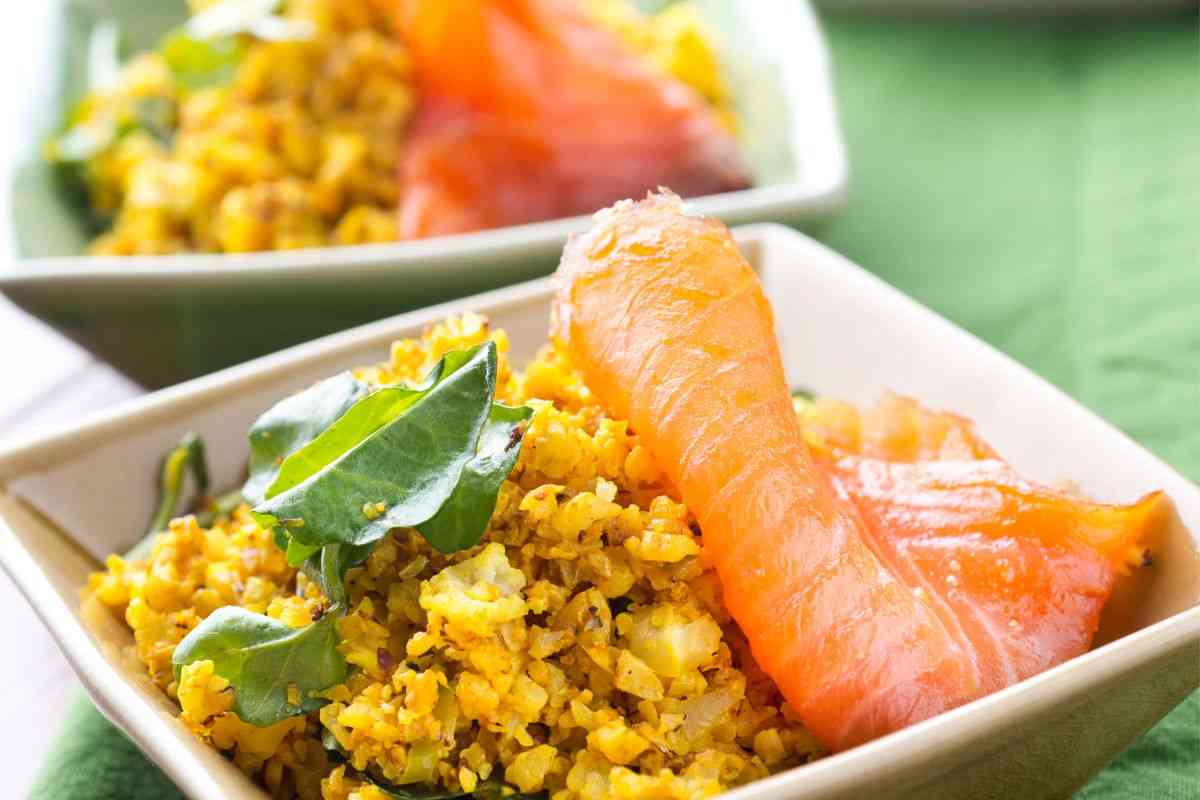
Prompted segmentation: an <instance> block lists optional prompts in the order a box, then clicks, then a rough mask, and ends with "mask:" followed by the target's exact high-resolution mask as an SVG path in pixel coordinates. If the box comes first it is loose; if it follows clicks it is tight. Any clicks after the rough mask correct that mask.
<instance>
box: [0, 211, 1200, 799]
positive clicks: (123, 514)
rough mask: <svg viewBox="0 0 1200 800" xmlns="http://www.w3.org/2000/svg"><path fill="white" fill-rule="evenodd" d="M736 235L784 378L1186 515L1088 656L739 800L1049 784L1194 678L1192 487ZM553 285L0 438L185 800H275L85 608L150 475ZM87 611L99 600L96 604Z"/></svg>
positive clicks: (101, 650) (834, 261) (31, 573)
mask: <svg viewBox="0 0 1200 800" xmlns="http://www.w3.org/2000/svg"><path fill="white" fill-rule="evenodd" d="M740 234H741V241H742V243H743V247H744V249H745V250H746V252H747V254H748V255H749V256H750V258H751V260H752V261H753V263H755V265H756V266H757V268H758V269H759V271H760V274H761V275H762V276H763V280H764V284H765V286H766V289H767V292H768V294H769V296H770V298H771V300H772V302H773V304H774V307H775V309H776V316H777V331H778V334H779V338H780V343H781V346H782V348H783V353H784V358H785V362H786V367H787V369H788V372H789V376H790V378H791V379H792V380H793V381H794V382H795V383H797V384H801V385H805V386H810V387H812V388H814V389H816V390H818V391H820V392H822V393H827V394H832V395H837V396H842V397H846V398H848V399H851V400H856V401H867V400H870V399H872V398H873V397H875V396H876V395H877V394H878V392H879V391H880V390H881V389H883V388H884V387H888V388H892V389H896V390H898V391H901V392H906V393H911V394H914V395H916V396H918V397H921V398H923V399H924V400H925V401H927V402H928V403H930V404H932V405H934V406H942V407H946V408H950V409H953V410H955V411H958V412H960V413H964V414H966V415H968V416H970V417H972V418H974V419H976V420H977V421H978V423H979V426H980V428H981V431H982V433H983V435H984V436H985V437H986V438H988V439H989V441H991V442H992V443H993V444H994V445H995V446H996V447H997V448H998V449H999V451H1000V452H1001V453H1003V454H1004V455H1005V456H1007V457H1008V458H1010V459H1011V460H1012V461H1013V463H1014V464H1015V465H1016V466H1017V467H1018V468H1019V469H1021V470H1023V471H1025V472H1027V473H1028V474H1029V475H1031V476H1032V477H1035V478H1039V479H1041V480H1045V481H1053V480H1057V479H1060V478H1062V477H1064V476H1070V477H1072V478H1074V479H1075V480H1076V481H1077V482H1078V483H1079V485H1080V486H1081V487H1082V488H1083V490H1084V491H1086V492H1089V493H1091V494H1093V495H1095V496H1097V497H1099V498H1103V499H1107V500H1113V501H1119V500H1130V499H1133V498H1134V497H1136V496H1138V495H1139V494H1141V493H1142V492H1144V491H1146V490H1149V489H1151V488H1160V487H1161V488H1164V489H1166V490H1167V492H1168V493H1169V494H1170V496H1171V497H1172V498H1173V499H1174V500H1175V503H1176V508H1177V511H1178V518H1177V519H1176V520H1175V521H1174V524H1173V526H1172V527H1171V528H1170V530H1169V531H1168V532H1167V535H1166V537H1165V540H1164V541H1163V542H1160V543H1157V546H1156V548H1155V549H1156V552H1157V556H1158V557H1157V559H1156V566H1155V567H1154V568H1153V569H1151V570H1147V571H1145V572H1143V573H1142V575H1143V581H1144V584H1145V585H1144V586H1142V587H1141V588H1140V592H1139V593H1138V595H1137V598H1136V599H1137V602H1131V600H1132V599H1133V598H1132V597H1131V596H1130V595H1129V594H1128V593H1127V595H1126V596H1125V597H1121V598H1115V599H1114V601H1113V603H1112V604H1111V605H1112V607H1111V609H1110V610H1111V613H1106V619H1105V623H1104V633H1103V634H1102V639H1103V640H1105V641H1108V644H1104V645H1102V646H1100V647H1098V648H1097V649H1095V650H1093V651H1092V652H1090V653H1088V654H1086V655H1085V656H1083V657H1081V658H1078V659H1075V660H1073V661H1071V662H1069V663H1067V664H1064V665H1061V666H1059V667H1057V668H1055V669H1053V670H1051V671H1049V672H1047V673H1044V674H1043V675H1040V676H1038V677H1036V678H1034V679H1032V680H1029V681H1026V682H1024V683H1021V684H1019V685H1017V686H1013V687H1010V688H1009V689H1007V690H1005V691H1003V692H1000V693H997V694H995V695H992V696H990V697H988V698H985V699H983V700H980V701H978V702H976V703H972V704H970V705H968V706H965V707H963V708H960V709H957V710H955V711H952V712H950V713H948V714H944V715H942V716H940V717H938V718H936V719H933V720H930V721H928V722H925V723H923V724H921V725H917V726H914V727H912V728H910V729H908V730H905V731H901V732H900V733H897V734H894V735H892V736H889V737H886V738H884V739H880V740H878V741H876V742H873V743H871V744H869V745H866V746H863V747H860V748H857V749H855V750H852V751H849V752H847V753H843V754H841V755H838V756H836V757H832V758H828V759H825V760H822V761H819V762H817V763H815V764H811V765H808V766H805V767H802V768H799V769H797V770H793V771H791V772H788V773H784V774H781V775H778V776H775V777H773V778H770V779H768V780H765V781H761V782H758V783H755V784H751V785H749V786H747V787H744V788H742V789H740V790H738V791H736V792H734V793H731V795H730V797H736V798H741V800H748V799H749V798H834V797H871V798H872V800H886V799H887V798H901V797H905V798H907V797H914V798H915V797H919V798H946V799H947V800H949V798H962V797H967V796H969V797H982V798H993V797H994V798H1017V797H1020V798H1030V800H1037V798H1048V799H1049V798H1061V797H1065V796H1067V795H1068V794H1069V793H1070V792H1071V791H1072V790H1073V789H1074V788H1076V787H1078V786H1079V785H1081V784H1082V783H1083V782H1084V781H1085V780H1086V779H1087V778H1088V777H1089V776H1090V775H1092V774H1094V773H1095V772H1096V771H1097V770H1098V769H1100V768H1101V767H1102V766H1103V765H1104V764H1105V763H1107V762H1108V761H1109V760H1110V759H1111V758H1112V757H1113V756H1115V755H1116V754H1117V753H1118V752H1119V751H1120V750H1121V749H1122V748H1123V747H1124V746H1125V745H1126V744H1128V743H1129V742H1131V741H1132V740H1133V739H1134V738H1136V737H1137V736H1138V735H1139V734H1141V733H1142V732H1143V731H1144V730H1146V729H1147V728H1148V727H1149V726H1150V725H1151V724H1153V723H1154V722H1155V721H1157V720H1158V719H1159V718H1161V717H1162V716H1163V714H1165V713H1166V712H1167V711H1168V710H1169V709H1170V708H1172V707H1173V706H1174V705H1175V704H1176V703H1178V702H1179V701H1180V700H1181V699H1182V698H1183V697H1185V696H1186V695H1187V694H1188V692H1190V691H1191V690H1193V689H1194V688H1195V687H1196V686H1197V685H1198V684H1200V608H1198V607H1196V603H1197V601H1198V600H1200V559H1198V558H1197V556H1196V552H1195V548H1196V546H1197V541H1196V538H1195V534H1194V533H1191V534H1189V533H1188V530H1189V529H1190V530H1191V531H1193V532H1196V531H1200V491H1198V490H1197V488H1196V487H1195V486H1194V485H1193V484H1191V483H1189V482H1188V481H1187V480H1185V479H1184V478H1182V477H1181V476H1179V475H1178V474H1176V473H1175V472H1173V471H1172V470H1171V469H1170V468H1169V467H1167V466H1166V465H1164V464H1163V463H1162V462H1160V461H1158V460H1157V459H1156V458H1154V457H1153V456H1152V455H1150V454H1149V453H1147V452H1146V451H1145V450H1143V449H1141V448H1140V447H1138V446H1137V445H1135V444H1134V443H1133V442H1131V441H1130V440H1128V439H1127V438H1125V437H1124V436H1123V435H1121V434H1120V433H1118V432H1117V431H1116V430H1114V429H1113V428H1111V427H1110V426H1109V425H1107V424H1106V423H1105V422H1103V421H1102V420H1100V419H1098V418H1096V417H1095V416H1094V415H1092V414H1090V413H1089V412H1087V411H1086V410H1084V409H1083V408H1081V407H1080V406H1078V405H1077V404H1076V403H1075V402H1074V401H1072V400H1070V399H1069V398H1067V397H1066V396H1064V395H1063V394H1061V393H1060V392H1058V391H1057V390H1055V389H1054V388H1052V387H1050V386H1049V385H1048V384H1046V383H1045V382H1044V381H1042V380H1041V379H1039V378H1037V377H1036V376H1034V375H1033V374H1032V373H1030V372H1029V371H1027V370H1025V369H1024V368H1023V367H1020V366H1019V365H1017V364H1015V363H1014V362H1012V361H1011V360H1010V359H1008V358H1007V357H1005V356H1003V355H1001V354H999V353H997V352H996V351H994V350H992V349H991V348H990V347H988V346H986V345H984V344H982V343H980V342H979V341H978V340H976V339H975V338H973V337H971V336H970V335H968V334H966V333H964V332H962V331H961V330H959V329H957V328H955V327H954V326H953V325H951V324H950V323H948V322H946V321H945V320H943V319H941V318H940V317H937V316H936V315H934V314H933V313H932V312H930V311H928V310H926V309H924V308H922V307H920V306H919V305H917V304H916V303H914V302H913V301H911V300H908V299H907V298H905V297H903V296H902V295H900V294H899V293H898V292H896V291H895V290H893V289H891V288H889V287H887V286H886V285H884V284H883V283H881V282H880V281H878V280H877V279H875V278H873V277H871V276H870V275H868V274H867V273H865V272H863V271H862V270H860V269H858V268H857V267H855V266H853V265H852V264H850V263H849V262H847V261H846V260H845V259H842V258H841V257H839V256H837V255H836V254H834V253H832V252H830V251H829V250H827V249H825V248H824V247H822V246H821V245H819V244H816V243H815V242H812V241H811V240H809V239H807V238H806V237H803V236H802V235H800V234H797V233H794V232H792V231H789V230H786V229H783V228H779V227H777V226H752V227H749V228H745V229H743V230H742V231H741V232H740ZM547 299H548V289H547V286H546V284H545V282H544V281H539V282H535V283H531V284H525V285H522V286H516V287H511V288H508V289H503V290H500V291H497V292H494V293H491V294H488V295H483V296H479V297H475V298H469V299H466V300H463V301H459V302H456V303H453V304H447V305H445V306H441V307H438V308H432V309H426V310H423V311H419V312H413V313H411V314H405V315H402V316H399V317H396V318H393V319H390V320H384V321H381V322H378V323H375V324H372V325H369V326H365V327H363V328H360V329H357V330H354V331H348V332H346V333H343V334H338V335H336V336H332V337H329V338H327V339H323V340H321V341H319V342H312V343H309V344H307V345H302V346H299V347H297V348H294V349H292V350H289V351H286V352H283V353H279V354H276V355H273V356H269V357H266V358H264V359H261V360H259V361H257V362H254V363H251V364H246V365H243V366H240V367H236V368H233V369H230V370H227V371H225V372H222V373H220V374H218V375H213V376H209V377H206V378H201V379H198V380H196V381H193V382H191V383H188V384H185V385H183V386H179V387H175V388H173V389H169V390H166V391H163V392H159V393H157V394H155V395H151V396H148V397H145V398H141V399H138V400H134V401H132V402H130V403H127V404H125V405H124V406H122V407H120V408H118V409H115V410H113V411H111V412H106V413H103V414H100V415H98V416H96V417H93V418H92V419H91V420H89V421H86V422H84V423H82V424H81V425H78V426H76V427H74V428H71V429H69V430H65V431H62V432H61V433H58V434H55V435H52V436H46V437H41V438H39V439H38V440H36V441H29V442H27V443H24V444H17V445H15V446H12V447H10V448H9V449H8V450H7V451H5V452H3V453H0V517H2V518H3V520H2V522H0V559H2V560H3V563H4V566H5V568H6V569H7V570H8V571H9V572H10V573H11V574H12V575H13V577H14V578H15V580H16V581H17V583H18V585H19V586H20V587H21V589H22V591H23V592H24V593H25V594H26V596H27V597H28V598H29V599H30V601H31V603H32V604H33V605H34V607H35V609H36V610H37V612H38V614H39V615H40V616H41V617H42V619H43V620H44V621H45V622H46V624H47V626H48V627H49V628H50V629H51V630H52V632H53V633H54V635H55V637H56V638H57V639H58V641H59V643H60V645H61V646H62V648H63V650H64V652H65V653H66V655H67V657H68V658H69V660H70V661H71V662H72V664H73V665H74V667H75V668H76V670H77V671H78V672H79V674H80V678H81V680H82V681H83V682H84V683H85V685H86V686H87V687H88V689H89V691H90V692H91V693H92V695H93V697H95V698H96V700H97V703H98V705H99V706H100V707H101V709H102V710H103V711H104V712H105V713H106V714H107V715H109V716H110V718H112V719H114V720H115V721H116V722H117V723H118V724H119V725H120V726H121V727H122V728H123V729H124V730H126V731H127V732H128V733H129V734H130V735H131V736H132V737H133V738H134V739H135V741H137V742H138V743H139V745H140V746H141V747H142V748H143V749H144V750H145V751H146V752H147V754H148V755H150V757H151V758H153V759H154V760H155V761H156V762H157V763H159V764H160V765H161V766H162V767H163V768H164V769H165V770H166V771H167V772H168V773H169V774H170V775H171V777H172V778H173V779H174V780H175V781H176V782H177V783H178V784H179V785H180V786H181V787H182V788H183V789H184V791H185V792H187V793H188V794H189V795H190V796H192V797H194V798H202V799H203V800H216V798H222V797H232V798H247V800H249V799H250V798H256V799H257V800H262V798H263V797H265V794H263V793H262V792H261V791H260V790H259V789H257V788H255V787H254V786H253V785H252V784H250V783H249V782H248V781H246V780H245V779H244V778H243V777H242V776H241V774H240V773H239V772H238V771H237V770H236V769H235V768H233V767H232V766H231V765H230V764H229V763H228V762H227V761H225V760H224V759H223V758H221V757H220V756H219V755H217V754H216V753H214V752H213V751H211V750H209V749H208V748H206V747H204V746H202V745H200V744H199V743H198V742H197V741H196V740H194V739H193V738H192V737H191V736H190V734H188V733H187V731H186V730H185V729H184V728H183V727H182V726H181V725H179V724H178V723H177V722H175V721H174V720H173V718H172V707H171V704H170V703H169V701H167V700H166V698H165V696H164V695H162V693H161V692H159V691H158V690H157V689H155V688H154V687H152V686H150V685H149V684H148V680H147V679H146V678H145V677H144V675H143V674H142V670H141V669H140V668H139V667H138V665H137V664H136V663H134V662H132V661H131V660H130V658H129V656H128V645H129V643H130V641H131V638H130V635H129V633H128V631H127V630H125V628H124V627H123V625H121V624H120V623H118V622H117V621H115V620H114V618H113V617H112V616H111V615H109V614H107V613H101V614H94V613H88V612H85V611H81V610H80V609H79V602H78V591H79V587H80V586H81V585H83V583H84V581H85V579H86V575H87V573H88V572H89V571H90V570H92V569H94V568H95V566H96V559H97V558H99V557H100V556H102V555H103V554H104V553H106V552H108V551H112V550H122V549H124V548H125V547H127V546H128V545H129V544H131V543H132V542H133V541H134V540H135V539H136V538H137V537H138V532H139V531H140V530H141V528H142V526H143V525H144V524H145V520H146V519H147V517H148V515H149V512H150V509H151V507H152V506H153V504H154V497H153V486H152V480H151V479H150V476H151V475H152V474H153V471H154V469H155V466H156V464H157V461H158V459H159V458H160V456H161V454H162V453H163V452H164V451H165V450H166V449H167V448H168V447H169V446H170V445H171V444H172V443H174V442H175V441H176V440H177V439H178V437H179V436H180V435H181V434H182V433H183V432H184V431H186V430H196V431H198V432H200V433H202V434H203V435H204V436H205V437H206V439H207V440H208V444H209V453H210V455H211V456H212V457H213V468H214V480H215V481H216V483H217V485H230V484H233V483H235V482H236V481H237V479H238V475H239V473H240V471H241V469H242V465H243V463H244V459H245V454H246V451H245V440H244V432H245V430H246V428H247V427H248V425H249V423H250V422H251V421H252V420H253V419H254V418H255V416H256V415H257V414H258V413H259V412H260V411H261V410H262V409H263V408H264V407H266V406H267V405H269V404H270V403H271V402H273V401H274V400H276V399H277V398H279V397H280V396H281V395H283V394H285V393H287V392H289V391H292V390H295V389H298V388H300V387H303V386H304V385H306V384H308V383H310V382H312V381H314V380H316V379H318V378H320V377H324V376H326V375H328V374H330V373H332V372H334V371H336V370H338V369H341V368H344V367H347V366H350V365H353V364H362V363H370V362H373V361H376V360H379V359H382V358H384V357H385V356H386V352H387V344H388V343H389V342H390V341H391V340H393V339H395V338H398V337H402V336H408V335H413V334H414V333H416V332H417V331H419V330H420V329H421V328H422V327H423V326H424V325H426V324H427V323H429V322H431V321H433V320H435V319H438V318H440V317H441V316H443V315H444V314H446V313H447V312H449V311H454V310H465V309H471V310H475V311H482V312H486V313H488V314H490V316H491V317H492V319H493V321H494V322H495V324H497V325H500V326H503V327H504V328H506V329H507V330H508V332H509V334H510V337H511V339H512V342H513V353H514V357H515V358H516V359H517V360H518V361H520V360H522V359H524V358H527V357H528V356H529V355H531V354H532V353H533V351H534V350H535V348H536V347H537V346H538V345H539V344H540V343H541V342H542V341H544V338H545V331H546V324H547V309H548V302H547ZM92 611H94V609H93V610H92Z"/></svg>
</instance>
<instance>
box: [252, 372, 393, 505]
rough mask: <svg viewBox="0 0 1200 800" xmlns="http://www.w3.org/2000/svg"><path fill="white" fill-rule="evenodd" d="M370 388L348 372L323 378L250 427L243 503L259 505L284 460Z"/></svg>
mask: <svg viewBox="0 0 1200 800" xmlns="http://www.w3.org/2000/svg"><path fill="white" fill-rule="evenodd" d="M369 391H370V388H369V387H368V386H367V384H365V383H363V382H362V381H360V380H358V379H357V378H355V377H354V375H353V374H352V373H350V372H343V373H341V374H338V375H334V376H333V377H332V378H326V379H325V380H323V381H321V382H320V383H317V384H314V385H313V386H311V387H309V388H308V389H305V390H304V391H303V392H300V393H298V394H294V395H292V396H291V397H288V398H285V399H283V400H281V401H279V402H278V403H276V404H275V405H274V406H272V407H271V408H270V410H268V411H267V413H265V414H263V415H262V416H261V417H259V418H258V420H257V421H256V422H255V423H254V425H253V426H252V427H251V428H250V478H249V479H248V480H247V481H246V485H245V486H244V487H243V488H242V494H243V495H244V496H245V498H246V502H247V503H250V504H251V505H255V504H258V503H261V502H262V501H263V500H264V499H265V498H266V493H267V489H268V488H269V487H270V486H271V484H272V483H274V482H275V479H276V478H277V477H279V467H280V465H281V464H282V463H283V460H284V459H285V458H287V457H288V456H290V455H291V454H292V453H294V452H296V451H297V450H299V449H300V448H301V447H303V446H304V445H306V444H308V443H309V442H311V441H312V440H313V439H315V438H317V436H318V435H319V434H320V433H321V432H322V431H324V430H325V429H326V428H328V427H329V426H330V425H332V424H333V423H334V422H336V421H337V419H338V418H339V417H341V416H342V415H343V414H345V413H346V412H347V411H348V410H349V409H350V407H351V406H353V405H354V404H355V403H357V402H358V401H359V400H361V399H362V398H363V397H365V396H366V395H367V393H368V392H369Z"/></svg>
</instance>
